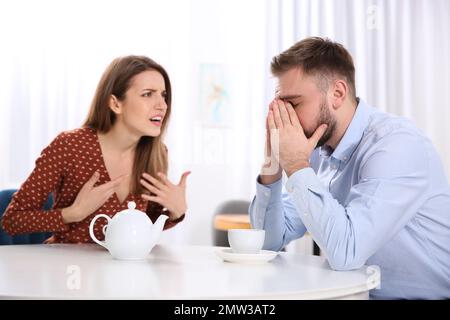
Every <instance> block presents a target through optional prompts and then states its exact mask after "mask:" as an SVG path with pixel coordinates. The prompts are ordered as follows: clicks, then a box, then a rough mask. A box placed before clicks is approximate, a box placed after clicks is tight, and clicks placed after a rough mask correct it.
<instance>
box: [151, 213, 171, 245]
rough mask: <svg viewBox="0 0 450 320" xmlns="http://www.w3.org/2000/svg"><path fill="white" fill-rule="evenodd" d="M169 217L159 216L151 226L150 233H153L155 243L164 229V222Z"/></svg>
mask: <svg viewBox="0 0 450 320" xmlns="http://www.w3.org/2000/svg"><path fill="white" fill-rule="evenodd" d="M168 218H169V217H168V216H166V215H165V214H161V215H160V216H159V217H158V219H157V220H156V221H155V223H154V224H153V226H152V233H153V235H154V238H153V239H154V240H155V241H156V240H157V239H158V238H159V236H160V235H161V232H162V231H163V229H164V224H165V223H166V220H167V219H168Z"/></svg>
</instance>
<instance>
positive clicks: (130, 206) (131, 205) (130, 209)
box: [119, 201, 145, 214]
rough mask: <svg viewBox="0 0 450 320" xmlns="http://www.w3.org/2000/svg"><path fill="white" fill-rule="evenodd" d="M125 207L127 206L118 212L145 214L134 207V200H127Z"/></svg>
mask: <svg viewBox="0 0 450 320" xmlns="http://www.w3.org/2000/svg"><path fill="white" fill-rule="evenodd" d="M127 207H128V209H125V210H122V211H120V212H119V213H120V214H123V213H127V212H129V213H143V214H145V212H142V211H141V210H139V209H136V202H134V201H129V202H128V204H127Z"/></svg>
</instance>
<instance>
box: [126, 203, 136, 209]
mask: <svg viewBox="0 0 450 320" xmlns="http://www.w3.org/2000/svg"><path fill="white" fill-rule="evenodd" d="M127 206H128V209H129V210H134V209H135V208H136V202H134V201H129V202H128V205H127Z"/></svg>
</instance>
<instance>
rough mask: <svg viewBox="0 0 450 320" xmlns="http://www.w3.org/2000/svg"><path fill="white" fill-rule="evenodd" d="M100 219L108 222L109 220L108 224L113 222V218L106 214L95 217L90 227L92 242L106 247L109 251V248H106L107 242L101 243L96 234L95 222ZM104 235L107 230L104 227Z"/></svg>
mask: <svg viewBox="0 0 450 320" xmlns="http://www.w3.org/2000/svg"><path fill="white" fill-rule="evenodd" d="M98 218H106V220H108V224H109V223H110V222H111V218H110V217H108V216H107V215H106V214H103V213H102V214H98V215H96V216H95V217H94V219H92V221H91V224H90V225H89V235H90V236H91V238H92V240H94V242H96V243H98V244H99V245H101V246H102V247H105V248H106V249H108V247H107V246H106V242H105V241H100V240H98V239H97V238H96V237H95V234H94V224H95V221H97V219H98ZM106 226H107V225H105V227H106ZM103 234H105V228H104V227H103Z"/></svg>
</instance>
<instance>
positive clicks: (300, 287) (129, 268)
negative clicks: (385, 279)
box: [0, 244, 379, 299]
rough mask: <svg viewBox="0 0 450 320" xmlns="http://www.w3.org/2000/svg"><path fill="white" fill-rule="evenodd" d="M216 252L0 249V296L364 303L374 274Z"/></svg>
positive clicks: (307, 259)
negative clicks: (116, 255)
mask: <svg viewBox="0 0 450 320" xmlns="http://www.w3.org/2000/svg"><path fill="white" fill-rule="evenodd" d="M215 250H219V248H218V247H208V246H161V245H157V246H156V247H154V248H153V250H152V252H151V253H150V255H149V257H148V259H146V260H142V261H121V260H114V259H113V258H112V257H111V256H110V254H109V252H108V251H106V250H105V249H103V248H101V247H100V246H98V245H90V244H83V245H73V244H72V245H65V244H53V245H13V246H0V298H3V299H4V298H13V299H14V298H20V299H22V298H36V299H367V298H368V292H369V290H370V289H373V288H375V287H376V286H378V284H379V273H377V272H375V273H374V272H373V271H372V270H371V271H370V272H369V271H368V270H367V268H365V267H364V268H361V269H360V270H356V271H347V272H342V271H341V272H338V271H332V270H331V269H330V267H329V266H328V263H327V262H326V260H325V259H324V258H322V257H317V256H306V255H300V254H293V253H286V252H281V253H279V255H278V256H277V257H276V258H275V259H274V260H272V261H271V262H266V263H262V264H236V263H229V262H223V261H222V260H221V259H220V258H219V257H218V256H217V255H216V254H215V252H214V251H215Z"/></svg>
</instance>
